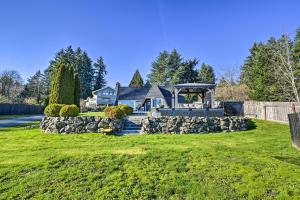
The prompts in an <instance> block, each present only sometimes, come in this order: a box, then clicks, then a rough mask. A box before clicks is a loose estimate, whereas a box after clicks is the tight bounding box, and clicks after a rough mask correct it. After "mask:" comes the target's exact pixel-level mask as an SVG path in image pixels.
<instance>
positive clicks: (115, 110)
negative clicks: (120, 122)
mask: <svg viewBox="0 0 300 200" xmlns="http://www.w3.org/2000/svg"><path fill="white" fill-rule="evenodd" d="M104 112H105V116H106V117H109V118H116V119H122V118H124V117H125V115H126V114H125V112H124V111H123V110H121V109H120V108H119V107H118V106H110V107H107V108H105V109H104Z"/></svg>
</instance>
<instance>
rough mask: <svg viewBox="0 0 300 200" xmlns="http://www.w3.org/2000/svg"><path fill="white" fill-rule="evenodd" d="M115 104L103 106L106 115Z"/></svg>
mask: <svg viewBox="0 0 300 200" xmlns="http://www.w3.org/2000/svg"><path fill="white" fill-rule="evenodd" d="M114 107H115V106H107V107H106V108H104V110H103V111H104V113H105V115H106V116H108V113H109V112H110V111H111V110H112V109H113V108H114Z"/></svg>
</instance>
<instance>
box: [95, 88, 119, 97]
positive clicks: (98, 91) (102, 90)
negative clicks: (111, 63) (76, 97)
mask: <svg viewBox="0 0 300 200" xmlns="http://www.w3.org/2000/svg"><path fill="white" fill-rule="evenodd" d="M103 92H108V93H109V92H113V93H114V92H115V89H113V88H112V87H110V86H107V87H104V88H101V89H99V90H95V91H93V94H94V95H98V94H99V95H101V94H102V93H103Z"/></svg>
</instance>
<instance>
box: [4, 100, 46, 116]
mask: <svg viewBox="0 0 300 200" xmlns="http://www.w3.org/2000/svg"><path fill="white" fill-rule="evenodd" d="M43 110H44V108H43V107H42V106H38V105H27V104H6V103H5V104H0V115H27V114H42V113H43Z"/></svg>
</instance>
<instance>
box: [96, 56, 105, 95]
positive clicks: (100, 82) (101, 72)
mask: <svg viewBox="0 0 300 200" xmlns="http://www.w3.org/2000/svg"><path fill="white" fill-rule="evenodd" d="M94 67H95V71H96V76H95V78H94V79H95V84H94V90H98V89H101V88H103V87H104V86H105V85H106V80H105V75H106V74H107V71H106V65H105V64H104V59H103V57H102V56H100V57H99V58H98V59H97V62H96V63H95V64H94Z"/></svg>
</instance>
